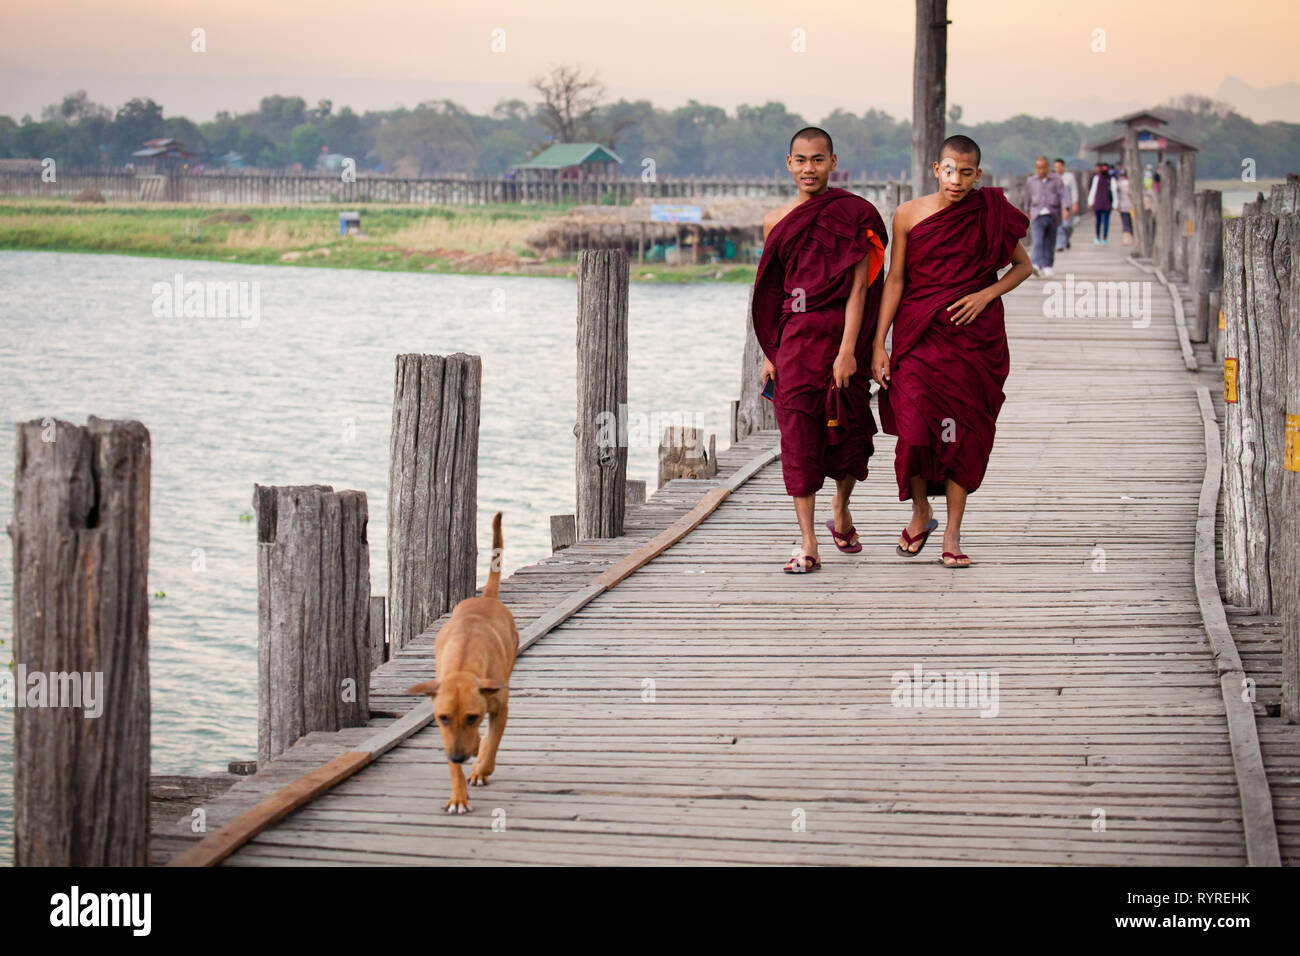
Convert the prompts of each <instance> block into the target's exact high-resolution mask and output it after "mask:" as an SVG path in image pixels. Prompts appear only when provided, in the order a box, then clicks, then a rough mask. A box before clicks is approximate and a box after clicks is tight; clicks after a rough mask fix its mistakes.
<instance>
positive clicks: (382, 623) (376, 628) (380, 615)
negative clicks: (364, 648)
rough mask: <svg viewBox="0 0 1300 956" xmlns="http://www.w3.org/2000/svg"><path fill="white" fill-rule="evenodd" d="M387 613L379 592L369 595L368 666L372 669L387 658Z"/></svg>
mask: <svg viewBox="0 0 1300 956" xmlns="http://www.w3.org/2000/svg"><path fill="white" fill-rule="evenodd" d="M387 634H388V621H387V615H386V614H385V612H384V597H383V595H381V594H372V595H371V596H370V668H371V670H374V669H375V668H376V667H378V666H379V665H380V664H382V663H384V662H385V661H386V660H388V643H387V641H386V639H385V638H386V637H387Z"/></svg>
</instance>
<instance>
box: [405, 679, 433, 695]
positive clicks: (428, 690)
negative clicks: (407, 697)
mask: <svg viewBox="0 0 1300 956" xmlns="http://www.w3.org/2000/svg"><path fill="white" fill-rule="evenodd" d="M441 683H442V681H438V680H427V681H425V682H424V683H423V684H416V685H415V686H414V687H408V688H406V692H407V693H408V694H428V695H429V696H430V697H432V696H433V695H434V694H436V693H438V685H439V684H441Z"/></svg>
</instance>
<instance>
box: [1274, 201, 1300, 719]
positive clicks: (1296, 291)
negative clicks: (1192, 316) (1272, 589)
mask: <svg viewBox="0 0 1300 956" xmlns="http://www.w3.org/2000/svg"><path fill="white" fill-rule="evenodd" d="M1288 179H1290V177H1288ZM1287 185H1288V186H1292V187H1293V189H1295V190H1300V181H1295V180H1292V181H1291V182H1288V184H1287ZM1291 202H1292V210H1293V211H1291V212H1289V213H1287V214H1286V215H1285V216H1283V217H1282V220H1281V222H1280V224H1279V227H1278V232H1279V245H1280V244H1281V243H1282V242H1283V241H1285V244H1286V252H1287V256H1286V262H1285V265H1286V266H1287V276H1286V281H1285V285H1284V291H1283V297H1282V298H1283V303H1284V305H1283V308H1284V315H1283V320H1284V321H1283V324H1284V326H1285V328H1286V345H1285V358H1286V376H1285V379H1284V386H1285V395H1284V397H1283V410H1284V412H1285V415H1286V418H1285V422H1284V426H1283V427H1284V429H1285V438H1284V442H1285V461H1284V462H1283V471H1282V500H1281V501H1279V502H1278V508H1279V510H1280V511H1281V512H1282V515H1283V519H1282V522H1283V524H1282V548H1281V552H1282V581H1281V587H1280V589H1279V590H1280V591H1281V595H1282V598H1281V615H1282V717H1283V718H1284V719H1285V720H1286V721H1287V722H1288V723H1292V724H1296V723H1300V212H1295V211H1294V209H1295V196H1294V195H1293V196H1292V197H1291Z"/></svg>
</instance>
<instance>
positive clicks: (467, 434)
mask: <svg viewBox="0 0 1300 956" xmlns="http://www.w3.org/2000/svg"><path fill="white" fill-rule="evenodd" d="M396 370H397V377H396V383H395V385H394V388H393V427H392V432H391V433H390V437H389V463H388V644H389V653H390V655H395V654H396V653H397V652H398V651H400V650H401V649H402V648H403V647H405V646H406V645H407V644H408V643H410V642H411V641H412V640H413V639H414V638H415V637H416V636H417V635H418V634H420V633H421V632H422V631H424V630H425V629H426V628H427V627H429V625H431V624H432V623H433V622H434V621H436V620H437V619H438V618H439V617H441V616H442V615H443V614H445V613H446V612H447V611H449V610H451V609H452V607H454V606H455V605H456V604H457V603H458V602H460V601H462V600H463V599H465V598H467V597H469V596H470V595H472V594H473V593H474V592H475V590H476V584H477V574H478V530H477V524H476V522H477V520H478V432H479V405H480V398H481V394H482V380H483V363H482V360H481V359H480V358H479V357H478V356H477V355H466V354H465V353H463V352H457V353H455V354H454V355H419V354H407V355H399V356H397V359H396Z"/></svg>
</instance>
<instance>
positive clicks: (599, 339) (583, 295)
mask: <svg viewBox="0 0 1300 956" xmlns="http://www.w3.org/2000/svg"><path fill="white" fill-rule="evenodd" d="M627 268H628V266H627V252H626V251H624V250H622V249H583V250H582V251H581V252H579V253H578V416H577V425H576V427H575V430H574V433H575V434H576V435H577V439H578V440H577V450H576V455H577V493H578V495H577V497H578V500H577V512H576V515H575V517H576V521H577V537H578V539H579V540H582V539H584V538H613V537H617V536H619V535H621V534H622V533H623V515H624V511H625V502H626V484H627V446H626V444H625V443H624V442H623V440H622V434H623V422H622V416H623V415H624V414H626V408H627V362H628V353H627V331H628V327H627V296H628V272H627Z"/></svg>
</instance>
